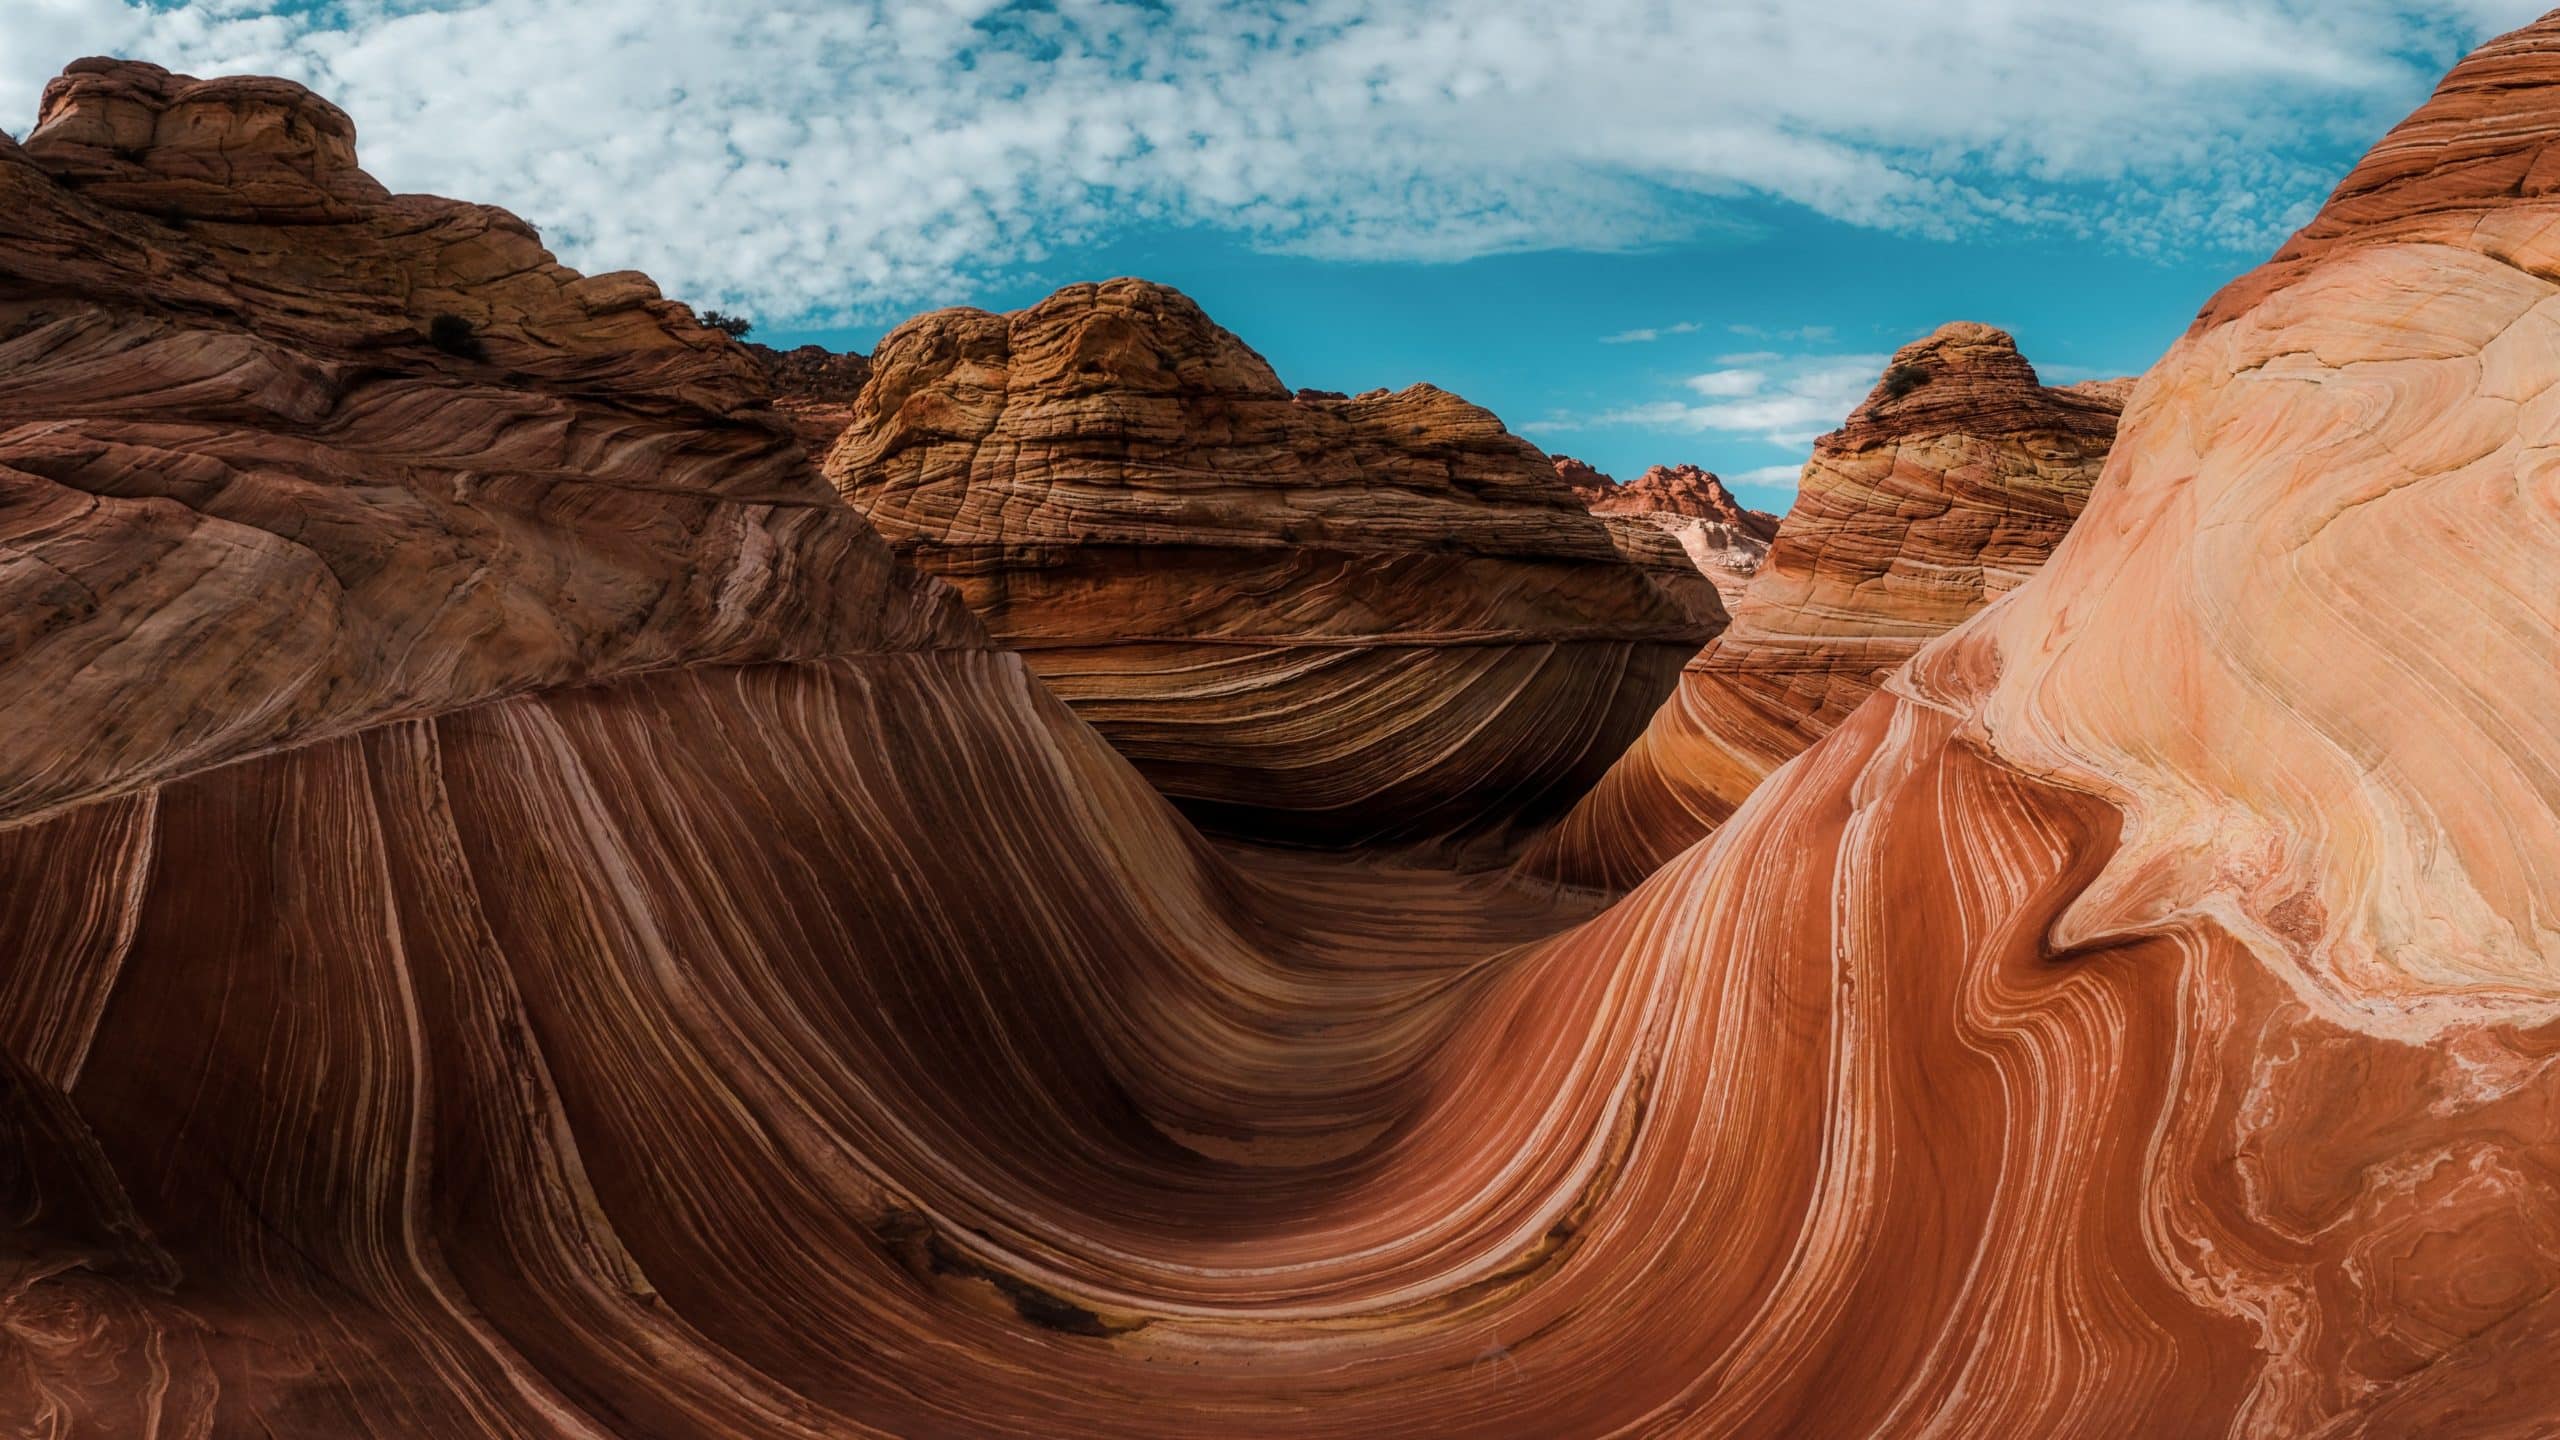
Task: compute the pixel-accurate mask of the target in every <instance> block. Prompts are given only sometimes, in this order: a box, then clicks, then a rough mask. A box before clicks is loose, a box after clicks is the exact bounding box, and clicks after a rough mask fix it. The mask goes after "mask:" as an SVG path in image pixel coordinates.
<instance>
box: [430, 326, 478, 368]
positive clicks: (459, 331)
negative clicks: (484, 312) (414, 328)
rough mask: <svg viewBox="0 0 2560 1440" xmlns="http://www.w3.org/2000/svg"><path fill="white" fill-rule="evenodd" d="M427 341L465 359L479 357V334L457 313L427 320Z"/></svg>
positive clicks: (447, 352)
mask: <svg viewBox="0 0 2560 1440" xmlns="http://www.w3.org/2000/svg"><path fill="white" fill-rule="evenodd" d="M427 343H428V344H430V345H433V346H434V347H436V348H437V349H439V350H441V351H443V352H444V353H446V354H447V355H459V356H461V357H462V358H463V359H465V360H477V359H479V358H481V352H480V337H479V335H478V334H477V333H475V332H474V331H473V330H472V328H471V322H470V321H468V320H465V319H463V318H462V317H461V316H459V315H439V316H437V317H436V318H434V319H433V320H430V321H428V322H427Z"/></svg>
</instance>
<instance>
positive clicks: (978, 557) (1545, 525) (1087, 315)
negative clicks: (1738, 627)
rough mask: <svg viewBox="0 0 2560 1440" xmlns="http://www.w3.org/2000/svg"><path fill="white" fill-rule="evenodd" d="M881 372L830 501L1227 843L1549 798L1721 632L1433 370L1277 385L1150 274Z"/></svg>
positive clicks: (902, 357)
mask: <svg viewBox="0 0 2560 1440" xmlns="http://www.w3.org/2000/svg"><path fill="white" fill-rule="evenodd" d="M872 363H873V374H872V378H871V381H870V383H869V384H868V385H867V386H866V387H865V388H864V390H863V392H862V397H861V400H860V402H859V403H858V405H857V407H856V411H855V416H854V420H853V424H852V425H851V427H850V428H849V429H847V431H846V432H845V435H844V438H843V439H842V440H841V441H839V442H838V443H837V446H836V448H835V451H834V453H833V454H832V455H831V456H830V457H829V459H828V462H827V471H828V474H829V475H830V476H831V477H832V478H833V479H834V480H835V482H836V484H837V486H838V487H839V488H840V489H841V490H842V491H843V492H844V494H845V496H846V498H847V499H848V500H850V501H851V502H852V503H853V504H854V505H855V506H856V507H857V508H859V509H860V510H862V512H863V513H864V514H865V515H867V516H869V517H870V519H871V521H872V523H873V524H874V525H876V526H877V527H878V528H879V529H880V531H881V533H882V534H884V535H886V536H887V537H888V538H889V540H890V541H891V542H892V543H893V544H895V545H896V546H897V547H898V550H899V552H900V553H901V554H902V555H904V556H906V557H907V558H908V559H909V560H911V561H913V562H914V563H915V564H917V565H919V566H921V567H923V568H924V569H926V570H928V571H930V572H932V573H934V574H936V575H939V576H941V577H942V578H944V579H946V580H948V581H950V582H951V583H952V584H953V585H954V586H956V587H957V588H958V590H959V592H960V594H961V596H962V597H963V598H964V599H965V600H966V601H967V602H968V604H969V606H970V608H971V609H973V610H974V611H976V612H977V614H978V616H979V617H980V618H981V619H982V620H984V621H985V622H986V624H987V627H988V628H989V629H990V630H991V631H993V632H994V634H995V635H996V637H997V638H998V639H999V640H1000V641H1001V642H1003V643H1004V644H1006V645H1009V646H1011V647H1013V648H1015V649H1017V650H1019V651H1021V652H1022V654H1023V656H1024V658H1025V659H1027V660H1028V661H1029V662H1030V663H1031V666H1032V668H1033V669H1034V670H1036V671H1037V672H1038V673H1039V674H1040V676H1041V678H1042V679H1043V680H1044V681H1046V682H1047V683H1048V685H1049V686H1050V687H1051V688H1052V689H1053V690H1055V691H1056V692H1057V694H1058V695H1059V696H1060V698H1062V699H1064V700H1065V701H1066V702H1067V703H1068V705H1069V706H1071V707H1072V708H1074V710H1075V711H1076V712H1077V714H1079V715H1081V716H1082V717H1084V718H1085V719H1086V720H1088V721H1090V722H1091V723H1092V724H1093V725H1094V726H1095V727H1096V728H1097V729H1099V730H1101V732H1102V733H1103V734H1104V735H1105V736H1107V737H1109V739H1110V740H1111V742H1112V743H1113V744H1114V745H1116V746H1117V747H1119V749H1120V750H1121V752H1122V753H1123V754H1125V755H1127V756H1128V757H1129V758H1130V759H1131V760H1132V761H1134V762H1135V763H1136V764H1137V766H1138V768H1139V770H1140V771H1142V772H1143V773H1144V774H1146V776H1147V777H1148V778H1149V779H1150V780H1153V781H1154V782H1155V783H1156V784H1157V786H1158V787H1159V788H1161V789H1162V790H1163V791H1164V792H1165V793H1166V794H1167V795H1170V796H1172V797H1173V798H1174V799H1175V801H1176V802H1177V803H1179V804H1180V805H1181V806H1182V807H1183V808H1184V810H1185V811H1186V812H1188V813H1189V814H1191V815H1192V816H1194V817H1195V818H1196V819H1198V820H1200V821H1202V822H1203V823H1206V824H1208V825H1210V826H1212V827H1214V828H1216V829H1220V830H1223V831H1227V832H1229V833H1233V834H1240V835H1245V836H1250V837H1256V838H1263V839H1272V840H1285V841H1292V842H1305V843H1325V844H1343V843H1351V842H1361V841H1376V840H1422V839H1431V838H1435V837H1442V836H1448V835H1459V836H1468V835H1476V834H1482V833H1485V832H1488V831H1492V832H1508V831H1510V830H1512V829H1514V828H1515V827H1518V826H1521V825H1524V824H1529V823H1533V822H1535V821H1537V820H1540V819H1542V818H1546V817H1548V816H1551V815H1552V814H1554V813H1557V812H1558V811H1560V810H1561V809H1562V807H1563V806H1564V805H1567V804H1570V803H1571V801H1572V800H1573V799H1574V797H1575V796H1577V795H1579V794H1580V793H1581V792H1582V791H1583V790H1584V789H1585V788H1587V787H1588V786H1589V785H1590V784H1591V782H1592V781H1594V780H1596V779H1597V778H1599V775H1600V773H1601V772H1602V771H1603V770H1605V769H1606V768H1607V767H1608V764H1609V762H1610V761H1611V760H1612V759H1614V758H1616V756H1617V754H1618V753H1619V752H1620V751H1621V750H1623V749H1624V748H1625V747H1626V745H1627V743H1628V742H1629V741H1630V740H1632V739H1633V738H1634V736H1635V735H1636V733H1637V732H1638V731H1639V730H1641V729H1642V728H1643V724H1644V717H1645V715H1647V714H1649V713H1651V710H1652V708H1653V706H1654V705H1655V704H1657V703H1659V700H1660V698H1661V697H1662V696H1663V695H1666V694H1668V693H1669V692H1670V688H1671V685H1672V683H1673V679H1674V676H1675V675H1676V673H1677V671H1678V668H1679V665H1680V664H1681V662H1683V661H1685V660H1686V659H1687V658H1688V656H1689V655H1690V654H1694V653H1695V651H1696V647H1697V646H1698V645H1700V644H1703V643H1705V639H1706V637H1707V636H1709V635H1712V634H1713V633H1714V631H1715V629H1716V627H1717V626H1718V624H1720V622H1721V616H1720V614H1718V613H1717V612H1716V610H1715V609H1714V607H1713V600H1712V597H1711V596H1708V595H1706V594H1705V593H1704V587H1698V588H1697V589H1696V590H1695V591H1694V592H1692V593H1690V594H1689V595H1687V596H1686V597H1685V598H1686V600H1687V602H1688V603H1687V604H1686V606H1685V607H1684V605H1683V604H1681V603H1677V602H1675V600H1674V599H1673V598H1672V597H1667V596H1665V595H1664V594H1662V592H1661V591H1660V590H1659V589H1658V588H1657V587H1656V586H1655V585H1654V584H1653V583H1651V582H1650V581H1648V580H1647V578H1646V576H1645V572H1644V571H1643V570H1642V569H1640V568H1638V567H1637V566H1636V565H1634V564H1630V563H1628V562H1627V561H1626V560H1624V559H1622V558H1621V557H1620V555H1619V553H1618V551H1617V550H1616V549H1615V548H1614V547H1613V545H1612V543H1611V541H1610V537H1609V532H1608V530H1607V529H1606V527H1604V526H1603V525H1602V524H1601V523H1600V522H1598V521H1596V520H1594V519H1592V518H1591V517H1590V516H1589V515H1588V514H1586V513H1584V511H1583V510H1582V508H1581V507H1580V506H1579V505H1577V504H1576V503H1575V502H1574V499H1573V496H1572V495H1571V494H1570V493H1569V492H1568V491H1567V490H1566V488H1565V487H1564V486H1563V485H1561V484H1559V483H1558V482H1557V481H1556V479H1555V476H1554V473H1553V471H1552V470H1551V469H1550V468H1549V467H1548V465H1547V463H1546V461H1545V460H1544V459H1543V457H1541V456H1540V455H1539V453H1538V451H1537V450H1536V449H1535V448H1533V447H1531V446H1530V445H1528V444H1527V443H1526V442H1524V441H1521V440H1519V439H1517V438H1515V437H1514V436H1512V435H1511V434H1509V433H1508V432H1507V431H1505V430H1504V429H1503V428H1502V425H1501V422H1500V421H1498V420H1496V419H1495V418H1494V417H1493V416H1492V415H1491V414H1489V413H1487V412H1485V411H1483V410H1480V409H1478V408H1476V407H1475V406H1472V405H1469V404H1467V403H1466V402H1464V401H1462V400H1460V399H1458V398H1457V397H1456V396H1454V395H1450V394H1448V393H1447V392H1445V391H1441V390H1437V389H1434V388H1432V387H1431V386H1428V385H1417V386H1414V387H1412V388H1410V389H1406V390H1402V391H1397V392H1394V393H1389V392H1386V391H1376V392H1372V393H1369V394H1365V395H1358V396H1348V397H1344V396H1326V395H1319V394H1317V393H1315V392H1312V391H1300V392H1295V393H1294V394H1293V393H1292V392H1291V391H1290V390H1289V389H1288V388H1286V387H1285V386H1283V385H1282V384H1281V383H1280V381H1279V379H1278V378H1277V377H1276V376H1274V375H1273V374H1272V371H1271V367H1270V366H1269V365H1267V364H1265V363H1264V361H1263V359H1262V357H1261V356H1259V355H1256V354H1255V353H1254V352H1253V351H1252V350H1250V349H1248V348H1246V346H1245V345H1244V343H1243V342H1242V341H1240V340H1238V339H1237V338H1236V337H1235V336H1233V335H1231V334H1229V333H1228V332H1226V331H1225V330H1222V329H1220V328H1218V326H1216V325H1215V324H1213V323H1211V321H1210V320H1209V317H1208V316H1207V315H1205V314H1203V313H1202V312H1201V310H1200V308H1199V307H1198V306H1197V305H1195V304H1193V303H1192V302H1191V301H1190V300H1189V299H1188V298H1186V297H1185V296H1183V295H1181V294H1180V293H1178V292H1176V291H1173V290H1169V289H1167V288H1165V287H1163V286H1160V285H1152V284H1148V283H1146V282H1144V281H1139V280H1113V281H1109V282H1106V283H1103V284H1099V285H1075V286H1070V287H1068V288H1067V289H1064V290H1061V291H1059V292H1058V293H1057V294H1055V295H1052V296H1051V297H1049V298H1048V299H1047V300H1044V301H1042V302H1041V303H1040V304H1038V305H1035V306H1033V307H1031V308H1030V309H1028V310H1024V311H1021V312H1019V313H1018V314H1013V315H993V314H988V313H986V312H984V311H977V310H946V311H940V312H936V313H934V314H931V315H926V316H923V317H921V318H918V319H916V320H912V321H909V322H908V323H907V324H905V325H904V326H901V327H900V328H899V329H898V330H896V331H895V332H893V333H891V334H890V335H889V336H888V337H887V338H886V339H884V340H883V341H882V342H881V343H880V346H879V349H878V351H877V353H875V354H874V356H873V357H872ZM1657 558H1659V557H1657ZM1680 580H1681V582H1682V583H1684V584H1685V583H1687V582H1688V581H1689V577H1687V576H1686V575H1683V576H1681V577H1680Z"/></svg>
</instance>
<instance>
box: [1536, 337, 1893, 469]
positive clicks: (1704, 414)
mask: <svg viewBox="0 0 2560 1440" xmlns="http://www.w3.org/2000/svg"><path fill="white" fill-rule="evenodd" d="M1888 358H1889V357H1887V356H1883V355H1805V356H1798V357H1795V358H1793V359H1784V358H1779V359H1777V360H1776V361H1775V362H1774V363H1769V364H1764V366H1763V367H1762V368H1758V369H1751V370H1713V371H1709V372H1708V373H1706V374H1704V375H1693V376H1690V377H1689V378H1688V379H1687V380H1686V381H1684V382H1682V383H1683V385H1684V386H1685V387H1686V388H1687V389H1688V390H1690V391H1691V392H1693V393H1695V394H1697V395H1699V396H1702V397H1704V400H1703V403H1701V402H1699V401H1690V400H1655V401H1648V402H1644V403H1641V404H1635V405H1629V406H1624V407H1622V408H1619V409H1615V410H1610V411H1606V412H1603V413H1602V414H1599V415H1595V416H1592V417H1591V418H1590V419H1589V420H1588V421H1587V422H1584V423H1585V424H1587V425H1589V426H1609V425H1633V426H1640V427H1643V428H1645V429H1650V430H1680V431H1688V432H1691V433H1694V434H1701V435H1725V436H1731V437H1736V438H1745V439H1751V440H1757V441H1759V442H1761V443H1763V444H1768V445H1780V446H1787V447H1792V448H1801V447H1803V446H1806V445H1809V444H1811V443H1812V442H1813V440H1814V437H1816V436H1818V435H1821V434H1824V433H1825V432H1827V431H1830V430H1834V429H1837V428H1839V425H1840V422H1841V421H1842V420H1845V419H1847V418H1848V415H1849V412H1850V411H1852V410H1854V409H1856V408H1857V407H1858V402H1859V401H1861V400H1864V399H1866V398H1867V392H1868V391H1869V390H1871V389H1873V388H1875V383H1876V378H1877V377H1878V376H1879V375H1881V374H1883V373H1884V367H1885V362H1886V360H1887V359H1888Z"/></svg>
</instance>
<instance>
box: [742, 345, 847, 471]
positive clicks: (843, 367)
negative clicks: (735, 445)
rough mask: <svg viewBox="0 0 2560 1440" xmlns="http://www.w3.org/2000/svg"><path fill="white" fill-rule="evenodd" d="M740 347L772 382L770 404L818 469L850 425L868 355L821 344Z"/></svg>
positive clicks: (821, 469) (812, 467) (812, 466)
mask: <svg viewBox="0 0 2560 1440" xmlns="http://www.w3.org/2000/svg"><path fill="white" fill-rule="evenodd" d="M746 351H747V353H748V354H750V355H752V356H754V357H755V358H756V363H757V364H759V365H761V366H763V367H764V373H765V375H766V376H767V377H768V378H769V379H770V380H771V381H772V382H773V408H774V409H776V410H779V411H781V412H782V415H783V418H785V419H787V420H789V421H790V422H791V428H792V430H793V432H794V433H796V434H797V435H799V437H800V444H801V446H802V447H803V448H804V449H805V450H807V452H808V455H809V464H810V468H811V469H812V470H814V471H818V472H820V473H823V472H824V467H825V464H826V458H827V452H828V451H829V450H832V449H834V448H835V443H836V437H837V436H839V435H842V434H843V433H844V427H846V426H847V425H850V424H852V423H853V402H854V397H856V396H858V395H860V394H861V393H862V387H863V385H864V384H865V383H866V382H868V381H869V380H870V379H871V357H870V356H868V355H864V354H862V353H860V352H858V351H851V350H829V349H827V348H826V347H825V346H823V345H801V346H796V347H794V348H792V349H789V350H776V349H774V348H773V347H772V346H770V345H758V344H756V343H755V342H754V341H748V342H746Z"/></svg>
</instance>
